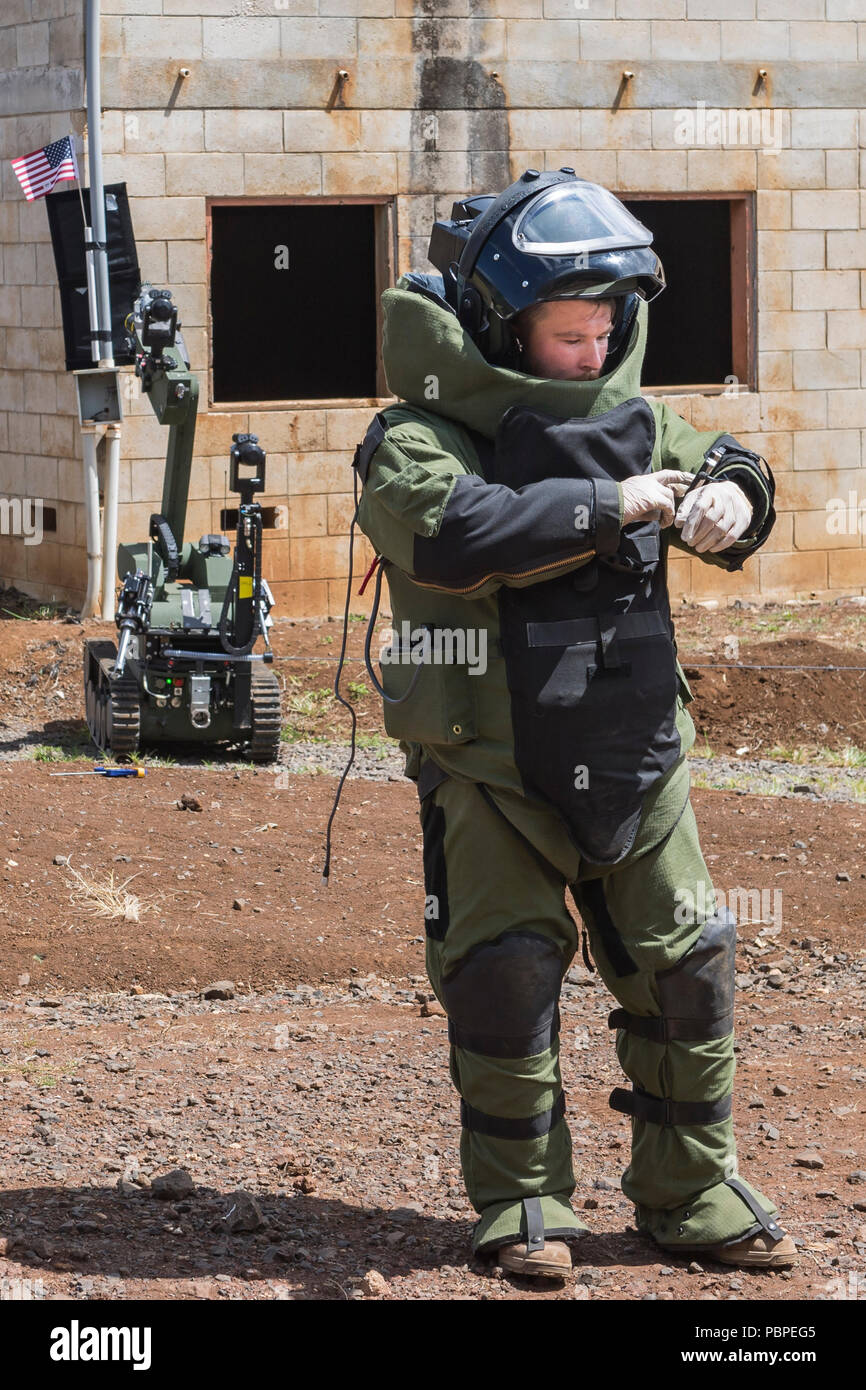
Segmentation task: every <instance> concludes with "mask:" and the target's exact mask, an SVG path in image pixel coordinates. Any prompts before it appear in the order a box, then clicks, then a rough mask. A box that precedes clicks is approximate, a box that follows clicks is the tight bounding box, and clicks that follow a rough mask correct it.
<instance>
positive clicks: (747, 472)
mask: <svg viewBox="0 0 866 1390" xmlns="http://www.w3.org/2000/svg"><path fill="white" fill-rule="evenodd" d="M720 444H722V445H724V446H725V449H726V453H724V454H723V455H722V457H721V460H720V461H719V462H718V463H717V464H716V466H715V468H714V469H713V473H712V478H713V479H716V480H717V481H719V482H731V483H736V484H737V486H738V487H740V488H742V490H743V492H744V493H745V494H746V496H747V497H748V499H749V501H750V502H751V504H752V520H751V522H750V524H749V528H748V530H747V531H745V532H744V534H743V535H742V536H741V537H740V539H739V541H737V542H736V543H735V544H736V547H737V548H736V549H735V548H734V546H729V547H728V549H727V551H725V552H723V553H724V554H725V555H726V556H729V557H730V561H731V563H730V568H731V569H735V570H739V569H742V567H743V561H744V560H747V559H748V558H749V556H750V555H754V553H755V551H756V550H758V549H759V548H760V547H761V546H762V545H763V544H764V542H765V541H766V539H767V537H768V536H769V534H770V532H771V531H772V529H773V527H774V525H775V523H776V512H775V508H774V507H773V502H774V500H775V495H776V482H775V479H774V477H773V473H772V470H771V468H770V465H769V464H768V463H767V461H766V459H761V460H760V462H759V459H760V455H758V454H755V453H753V452H752V451H751V450H750V449H746V448H744V446H743V445H742V444H740V443H738V441H737V440H736V439H735V438H734V436H733V435H730V434H724V435H721V436H720V438H719V439H717V440H716V445H714V448H715V447H716V446H717V445H720ZM761 462H763V464H764V467H765V468H766V470H767V474H768V477H765V476H764V473H763V470H762V469H761V466H760V464H761Z"/></svg>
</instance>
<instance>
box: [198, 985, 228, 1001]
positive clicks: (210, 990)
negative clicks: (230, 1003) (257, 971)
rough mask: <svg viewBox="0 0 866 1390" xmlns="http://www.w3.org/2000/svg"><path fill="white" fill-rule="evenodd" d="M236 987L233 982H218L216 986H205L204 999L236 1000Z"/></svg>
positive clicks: (202, 993) (202, 994)
mask: <svg viewBox="0 0 866 1390" xmlns="http://www.w3.org/2000/svg"><path fill="white" fill-rule="evenodd" d="M234 997H235V986H234V981H233V980H217V981H216V982H215V984H212V985H205V987H204V989H203V990H202V991H201V998H202V999H234Z"/></svg>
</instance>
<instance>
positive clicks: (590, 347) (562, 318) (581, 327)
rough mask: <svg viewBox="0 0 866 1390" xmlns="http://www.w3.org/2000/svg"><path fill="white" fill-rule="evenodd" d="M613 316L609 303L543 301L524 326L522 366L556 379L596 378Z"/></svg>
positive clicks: (521, 331)
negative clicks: (546, 302) (545, 302)
mask: <svg viewBox="0 0 866 1390" xmlns="http://www.w3.org/2000/svg"><path fill="white" fill-rule="evenodd" d="M612 326H613V319H612V315H611V312H610V308H609V306H608V305H602V304H593V303H592V302H591V301H588V300H585V299H557V300H552V301H551V302H550V303H549V304H542V305H541V306H540V307H539V309H538V311H537V312H536V313H535V314H534V315H533V316H532V317H531V318H530V319H529V321H528V322H527V323H526V325H525V327H524V328H523V329H522V330H521V329H520V328H518V336H519V338H520V341H521V342H522V344H523V363H522V369H523V371H524V372H526V373H527V375H528V376H538V377H546V378H553V379H554V380H555V381H593V380H595V378H596V377H597V376H600V375H601V369H602V366H603V365H604V359H605V357H606V356H607V346H608V339H609V338H610V332H611V328H612Z"/></svg>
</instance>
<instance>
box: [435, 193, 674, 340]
mask: <svg viewBox="0 0 866 1390" xmlns="http://www.w3.org/2000/svg"><path fill="white" fill-rule="evenodd" d="M428 257H429V259H430V261H432V263H433V264H434V265H435V266H436V268H437V270H439V271H440V273H441V275H442V278H443V281H444V285H445V297H446V299H447V300H448V302H449V304H450V305H451V307H452V308H453V309H454V311H455V312H456V314H457V316H458V318H459V320H460V322H461V324H462V325H463V327H464V328H465V329H466V331H467V333H468V334H469V335H470V337H471V338H472V339H473V341H474V342H475V343H476V345H477V346H478V348H479V350H480V351H481V352H482V353H483V355H484V356H485V357H486V358H487V359H488V361H490V362H492V363H495V364H497V365H501V366H516V365H517V364H518V362H519V355H520V353H519V346H518V343H517V341H516V335H515V333H514V330H513V327H512V320H513V319H514V318H515V316H516V315H517V314H519V313H520V312H521V310H522V309H526V308H529V306H530V305H533V304H538V303H540V302H543V301H547V300H553V299H614V300H616V302H617V313H616V314H615V316H614V323H613V327H612V331H611V338H610V344H609V358H610V361H611V363H612V362H613V360H614V358H615V356H616V354H617V352H618V351H619V349H620V348H622V347H623V346H624V345H625V343H626V342H627V340H628V337H629V333H630V330H631V326H632V322H633V320H634V315H635V313H636V311H637V305H638V300H639V299H644V300H646V301H647V303H649V302H650V301H651V300H653V299H655V298H656V297H657V296H658V295H659V294H661V292H662V290H663V289H664V288H665V274H664V269H663V267H662V263H661V261H660V260H659V258H658V256H657V255H656V253H655V251H654V250H653V249H652V233H651V232H650V231H649V229H648V228H647V227H645V226H644V224H643V223H642V222H639V221H638V219H637V218H636V217H635V216H633V214H632V213H631V212H629V210H628V209H627V208H626V207H625V206H624V205H623V204H622V203H621V202H620V201H619V199H618V198H617V197H615V195H614V194H613V193H611V192H610V190H609V189H607V188H603V187H602V185H601V184H597V183H592V182H590V181H589V180H588V179H581V178H578V176H577V175H576V174H575V172H574V170H573V169H571V168H567V167H565V168H562V169H559V170H556V171H550V172H546V173H540V172H539V171H538V170H537V169H527V170H525V172H524V173H523V174H522V175H521V176H520V178H519V179H517V180H515V182H514V183H512V184H511V185H510V186H509V187H508V188H506V189H505V190H504V192H502V193H500V194H499V195H498V196H493V195H491V194H483V195H480V196H477V197H474V198H466V199H464V200H462V201H460V202H456V203H455V204H454V206H453V208H452V210H451V217H450V219H447V220H442V221H439V222H436V223H435V225H434V227H433V233H432V236H431V238H430V247H429V251H428Z"/></svg>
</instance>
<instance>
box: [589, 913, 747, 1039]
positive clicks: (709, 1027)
mask: <svg viewBox="0 0 866 1390" xmlns="http://www.w3.org/2000/svg"><path fill="white" fill-rule="evenodd" d="M736 948H737V919H736V917H735V916H734V914H733V912H732V911H731V909H730V908H729V907H722V908H720V909H719V910H718V911H717V912H714V913H713V915H712V917H708V918H707V920H706V922H705V923H704V926H703V930H702V932H701V934H700V936H699V937H698V939H697V941H696V942H695V943H694V945H693V946H692V947H691V949H690V950H688V951H686V953H685V955H684V956H683V957H682V958H681V959H680V960H678V961H677V963H676V965H671V966H669V967H668V968H667V969H666V970H657V971H656V973H655V980H656V987H657V989H658V995H659V1002H660V1004H661V1010H662V1012H661V1016H660V1017H653V1018H645V1017H641V1016H640V1015H638V1014H630V1013H628V1011H627V1010H626V1009H614V1010H613V1012H612V1013H611V1015H610V1017H609V1018H608V1026H609V1027H610V1028H625V1029H626V1030H627V1031H628V1032H629V1033H634V1034H635V1035H636V1036H637V1037H640V1038H649V1039H651V1040H652V1041H653V1042H667V1041H669V1040H676V1041H678V1042H702V1041H704V1040H706V1039H710V1038H722V1037H725V1036H726V1034H728V1033H731V1032H733V1028H734V987H735V986H734V976H735V955H736Z"/></svg>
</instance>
